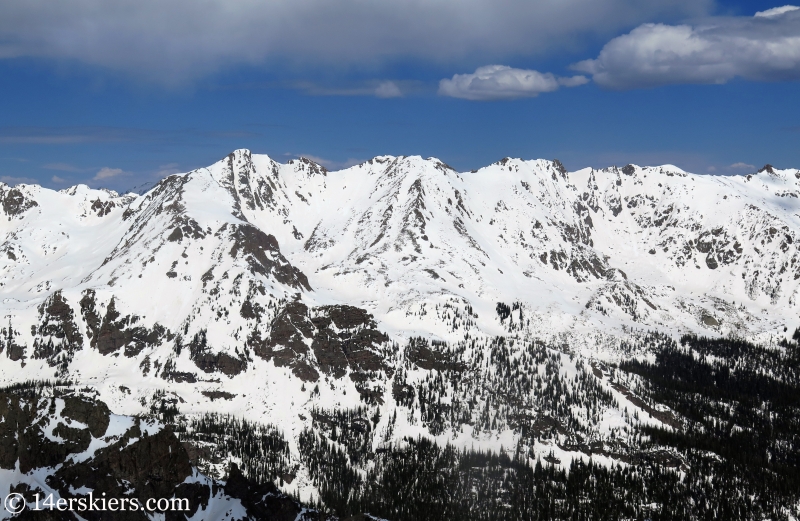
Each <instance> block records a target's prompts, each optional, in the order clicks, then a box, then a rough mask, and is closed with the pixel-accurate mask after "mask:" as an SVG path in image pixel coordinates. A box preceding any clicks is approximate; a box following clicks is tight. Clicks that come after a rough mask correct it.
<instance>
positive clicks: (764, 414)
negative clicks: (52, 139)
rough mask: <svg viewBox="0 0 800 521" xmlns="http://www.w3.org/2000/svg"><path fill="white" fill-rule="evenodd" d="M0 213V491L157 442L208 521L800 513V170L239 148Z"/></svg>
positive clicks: (10, 191)
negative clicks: (322, 159)
mask: <svg viewBox="0 0 800 521" xmlns="http://www.w3.org/2000/svg"><path fill="white" fill-rule="evenodd" d="M0 209H1V210H2V212H3V215H2V216H3V217H4V219H0V228H1V229H2V234H3V235H2V237H3V241H2V243H0V295H1V296H2V298H0V307H2V310H3V313H2V323H0V383H2V385H7V386H9V387H8V388H7V389H6V390H5V391H3V392H4V393H6V394H5V395H3V396H5V398H3V399H5V400H6V402H7V403H8V404H12V405H9V409H8V410H9V411H17V412H14V413H13V414H12V415H11V416H8V415H3V416H0V418H2V419H1V420H0V422H2V425H3V427H2V428H3V429H10V430H8V431H7V432H8V434H7V435H6V438H4V439H6V440H7V443H8V444H9V445H8V446H9V447H11V446H13V447H16V448H14V449H13V450H12V449H8V450H7V451H6V452H5V453H4V454H6V456H3V457H6V458H7V459H6V460H3V461H4V463H3V465H5V466H4V467H3V469H5V470H4V471H3V472H0V491H2V487H4V486H7V487H12V488H14V490H16V489H17V488H19V487H23V488H24V487H29V488H31V489H33V488H35V487H36V486H39V487H44V486H45V485H47V490H52V491H55V492H58V493H59V494H65V495H68V494H76V493H79V492H76V491H77V490H83V489H81V488H80V487H81V486H82V485H81V483H84V485H85V487H86V490H89V489H91V490H100V489H101V488H102V487H106V488H105V489H103V490H108V491H109V492H115V493H116V492H118V491H121V490H123V489H124V486H127V485H124V483H126V482H127V483H131V484H133V485H132V486H135V487H139V486H140V485H141V486H142V487H144V486H145V485H144V484H146V483H147V480H148V479H150V478H149V477H143V475H138V474H137V475H136V476H132V475H130V474H126V473H125V472H127V471H125V472H122V473H120V472H121V471H120V469H122V467H120V465H122V464H121V463H119V461H118V459H115V458H119V457H123V456H113V455H112V453H120V454H123V455H126V454H127V455H126V456H124V457H126V458H127V457H133V456H131V454H134V453H135V454H136V457H137V458H138V457H141V458H145V459H143V460H142V461H155V460H153V459H152V457H151V456H147V454H145V453H146V452H147V451H153V454H155V455H157V456H158V457H161V456H163V451H165V450H166V454H179V456H175V457H176V458H178V459H176V460H175V461H176V462H180V466H179V467H175V469H178V470H180V471H178V470H175V469H173V470H174V474H173V475H171V477H169V479H167V477H166V476H162V477H161V478H159V479H162V481H163V483H165V485H164V486H165V488H164V489H163V490H161V489H159V490H160V492H159V493H164V494H167V495H170V494H172V495H174V496H175V497H178V494H179V490H181V491H183V492H180V493H181V494H184V493H185V494H190V495H192V497H194V498H195V499H196V500H193V501H194V502H193V503H192V505H193V508H194V507H195V506H196V509H195V513H198V512H200V517H203V516H205V518H208V519H213V518H214V515H216V514H212V513H214V512H221V511H223V510H225V509H226V508H227V509H228V510H225V511H230V512H234V510H235V509H239V508H240V509H241V510H236V512H239V513H238V514H236V515H238V516H239V517H245V516H249V518H251V519H271V518H269V517H267V513H266V512H267V511H266V510H265V508H266V506H265V503H264V502H263V501H262V500H261V499H259V498H262V499H263V498H265V497H269V498H274V499H275V501H278V503H276V504H275V505H273V506H274V507H275V508H278V509H281V508H284V509H286V510H280V512H282V513H281V514H280V515H284V514H285V516H287V517H286V519H295V518H296V517H297V515H298V513H299V512H300V511H301V510H300V508H301V507H300V506H299V505H301V504H302V505H306V506H310V507H313V508H312V510H308V511H307V512H306V513H305V514H303V515H306V516H307V517H309V516H310V517H311V518H313V516H318V517H325V516H336V517H339V518H340V519H341V518H346V517H348V516H352V515H362V514H367V513H369V514H371V515H374V516H380V517H381V518H384V519H389V520H398V521H399V520H406V519H480V520H483V519H596V518H604V517H605V518H610V519H642V520H644V519H651V520H655V519H712V518H714V519H716V518H728V519H786V520H787V521H788V520H789V519H796V518H797V517H798V513H797V510H798V501H799V499H798V495H797V490H798V488H800V487H798V486H797V485H798V484H797V478H796V477H795V476H796V475H797V474H798V472H797V470H798V461H797V447H798V424H797V410H798V404H797V402H796V399H795V397H796V396H797V394H798V362H797V359H798V355H797V341H798V337H800V334H798V335H796V336H791V335H792V332H793V331H794V330H795V329H796V327H797V326H798V325H799V324H800V322H799V319H798V317H800V302H798V295H800V241H798V238H799V237H798V232H797V230H798V229H800V228H799V227H800V217H798V216H800V171H797V170H781V169H776V168H773V167H770V166H767V167H765V168H763V169H761V170H760V171H759V172H756V173H753V174H751V175H748V176H733V177H708V176H698V175H693V174H689V173H686V172H683V171H680V170H679V169H677V168H675V167H672V166H663V167H638V166H634V165H628V166H625V167H623V168H617V167H610V168H606V169H603V170H593V169H584V170H581V171H578V172H568V171H567V170H566V169H565V168H564V167H563V165H561V164H560V163H559V162H558V161H545V160H537V161H522V160H516V159H504V160H502V161H499V162H497V163H495V164H493V165H490V166H488V167H486V168H483V169H481V170H479V171H476V172H464V173H459V172H456V171H454V170H453V169H452V168H450V167H448V166H447V165H446V164H444V163H442V162H441V161H439V160H436V159H433V158H430V159H423V158H419V157H389V156H384V157H378V158H374V159H373V160H370V161H368V162H365V163H363V164H361V165H357V166H354V167H352V168H348V169H346V170H343V171H339V172H329V171H327V170H325V169H324V168H322V167H320V166H319V165H317V164H315V163H314V162H313V161H310V160H307V159H302V160H294V161H290V162H289V163H287V164H279V163H277V162H275V161H273V160H272V159H270V158H269V157H267V156H259V155H254V154H251V153H250V152H249V151H246V150H239V151H236V152H234V153H232V154H230V155H229V156H227V157H226V158H224V159H223V160H221V161H220V162H218V163H216V164H214V165H212V166H210V167H208V168H202V169H198V170H195V171H192V172H189V173H186V174H177V175H173V176H169V177H167V178H165V179H163V180H162V181H160V182H159V183H158V184H156V185H155V186H154V187H153V188H152V189H150V190H148V191H146V192H144V193H143V194H134V193H129V194H124V195H119V194H117V193H115V192H111V191H108V190H92V189H90V188H88V187H86V186H76V187H72V188H69V189H66V190H62V191H60V192H55V191H52V190H47V189H44V188H42V187H38V186H30V185H19V186H17V187H13V188H12V187H8V186H6V185H0ZM47 378H50V379H51V380H52V379H56V380H57V382H56V383H53V382H50V383H49V384H30V383H24V382H26V381H32V380H41V379H47ZM15 385H16V386H17V387H14V386H15ZM76 400H77V401H76ZM78 402H80V403H82V404H84V405H74V404H76V403H78ZM14 404H16V405H14ZM71 404H72V405H71ZM87 404H88V405H87ZM76 407H77V409H76ZM95 409H96V410H97V411H99V412H96V413H94V414H96V415H97V416H96V417H92V418H91V419H90V418H89V417H88V416H86V414H88V412H85V411H89V410H95ZM20 411H27V412H24V413H23V412H20ZM75 411H78V412H75ZM80 411H84V412H80ZM14 415H16V416H14ZM12 417H14V418H18V419H19V421H18V422H17V423H14V422H12V421H11V420H10V418H12ZM106 417H107V418H109V420H108V422H109V425H110V426H116V427H114V429H116V430H114V429H112V427H107V428H105V430H104V429H103V428H102V425H104V423H103V422H104V421H105V420H103V418H106ZM90 420H91V422H93V423H87V422H90ZM15 421H16V420H15ZM97 422H99V423H97ZM109 429H112V430H109ZM136 429H138V431H137V430H136ZM23 431H25V432H28V434H24V432H23ZM101 431H102V432H101ZM4 432H5V431H4ZM23 434H24V435H25V436H31V437H32V438H30V439H31V440H33V438H37V439H41V443H39V442H36V443H34V442H33V441H30V443H29V442H27V441H26V442H25V443H20V442H19V441H18V440H20V439H23V438H20V436H22V435H23ZM157 436H160V438H157V439H159V440H161V441H159V442H158V443H156V444H153V443H151V442H150V441H147V440H150V439H151V438H153V439H156V438H154V437H157ZM25 439H27V438H25ZM14 443H16V445H14ZM37 443H39V444H38V445H37ZM126 443H127V445H126ZM90 448H91V449H90ZM95 448H96V450H95ZM129 449H130V453H129V452H126V451H128V450H129ZM0 450H3V449H0ZM34 450H36V451H41V450H43V451H44V452H45V453H47V452H48V451H53V454H56V456H53V457H54V458H55V459H53V460H52V461H51V460H49V459H46V458H45V459H41V458H43V456H39V455H36V456H35V457H34V456H33V455H32V454H33V453H32V452H31V451H34ZM136 451H143V452H141V453H139V452H136ZM159 451H160V452H159ZM170 451H173V452H170ZM174 451H178V452H177V453H176V452H174ZM98 458H100V459H98ZM104 458H105V459H104ZM146 458H151V459H150V460H147V459H146ZM23 460H24V461H25V462H26V463H25V465H22V464H21V462H22V461H23ZM120 461H121V460H120ZM126 461H127V460H126ZM16 464H19V465H20V467H19V470H17V467H16V466H15V465H16ZM176 464H177V463H176ZM9 465H10V466H9ZM58 465H61V467H59V468H56V467H58ZM76 465H77V466H76ZM126 468H127V467H126ZM148 468H149V467H148ZM23 469H25V470H23ZM59 469H61V470H59ZM70 469H71V470H70ZM76 469H78V470H76ZM81 469H82V470H81ZM88 469H91V472H90V470H88ZM6 471H8V472H6ZM151 471H152V472H155V473H156V474H153V476H157V475H158V472H157V471H156V470H154V469H151V470H147V471H146V474H147V473H148V472H151ZM31 472H34V473H39V474H36V475H37V476H38V475H42V476H46V477H45V478H42V479H45V481H44V482H43V483H39V482H36V483H39V484H38V485H37V484H36V483H34V482H33V481H32V477H31V476H32V474H30V473H31ZM69 472H72V473H73V474H68V473H69ZM95 472H97V473H103V472H105V473H106V474H103V475H108V476H111V477H109V478H108V479H109V481H108V482H105V481H103V482H102V483H101V482H99V481H97V479H99V478H95V477H92V478H91V479H94V480H95V481H92V480H90V479H89V478H88V477H85V479H84V477H81V476H84V474H86V475H87V476H88V474H90V473H95ZM59 473H60V474H59ZM80 473H84V474H80ZM59 476H61V477H59ZM65 476H66V477H65ZM147 476H150V477H152V476H151V474H147ZM68 478H69V479H68ZM37 479H38V478H37ZM48 479H50V480H55V481H52V483H50V482H49V481H47V480H48ZM70 479H74V480H76V481H75V484H73V483H70V482H69V480H70ZM154 479H155V478H154ZM58 480H61V481H58ZM81 480H83V481H81ZM223 482H224V484H223ZM70 487H72V488H70ZM98 487H99V488H98ZM181 487H184V488H186V487H189V488H188V489H186V490H184V488H181ZM198 487H199V488H198ZM203 487H205V488H203ZM140 488H141V487H140ZM25 490H28V489H25ZM28 492H30V491H28ZM28 492H26V493H28ZM151 492H153V491H152V490H150V489H147V488H146V487H145V488H141V490H140V491H139V492H137V493H139V494H142V496H141V497H144V496H143V495H144V494H146V493H151ZM170 497H171V496H170ZM181 497H183V496H181ZM204 498H207V501H206V499H204ZM234 504H235V505H238V506H235V509H234V507H233V506H230V505H234ZM223 505H229V506H228V507H224V506H223ZM216 508H219V509H222V510H219V511H218V510H214V509H216ZM231 509H234V510H231ZM231 515H233V514H231ZM270 515H271V514H270ZM259 516H260V517H259ZM190 517H191V516H190ZM275 519H283V518H282V517H276V518H275ZM362 519H363V518H362Z"/></svg>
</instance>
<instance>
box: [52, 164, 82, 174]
mask: <svg viewBox="0 0 800 521" xmlns="http://www.w3.org/2000/svg"><path fill="white" fill-rule="evenodd" d="M42 168H46V169H48V170H59V171H61V172H83V171H84V170H83V169H82V168H78V167H76V166H72V165H70V164H67V163H47V164H46V165H44V166H42Z"/></svg>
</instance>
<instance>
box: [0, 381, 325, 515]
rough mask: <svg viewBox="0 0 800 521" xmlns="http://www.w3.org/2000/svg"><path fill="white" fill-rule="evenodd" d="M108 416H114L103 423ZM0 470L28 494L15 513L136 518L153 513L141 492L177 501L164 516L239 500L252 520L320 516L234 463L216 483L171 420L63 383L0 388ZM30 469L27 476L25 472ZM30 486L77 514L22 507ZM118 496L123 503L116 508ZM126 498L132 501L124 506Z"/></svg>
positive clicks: (2, 483)
mask: <svg viewBox="0 0 800 521" xmlns="http://www.w3.org/2000/svg"><path fill="white" fill-rule="evenodd" d="M112 421H113V422H115V424H116V425H115V427H114V429H111V430H110V429H109V426H110V423H111V422H112ZM120 426H124V427H122V428H120ZM112 431H113V432H112ZM90 444H91V445H92V447H94V448H93V449H90ZM15 468H18V469H19V470H18V472H16V473H15V472H13V470H14V469H15ZM0 469H4V470H5V473H4V474H3V477H2V478H0V487H3V488H4V489H5V490H9V489H10V490H11V491H13V492H18V493H21V494H22V495H23V496H24V497H25V499H26V500H27V501H28V502H29V509H28V510H26V513H23V514H22V515H21V516H19V517H18V519H36V520H41V519H53V520H69V521H77V520H78V519H86V520H95V521H105V520H109V521H111V520H114V521H116V520H131V521H133V520H136V521H140V520H141V521H144V520H147V519H151V517H150V516H151V515H152V514H153V513H155V512H162V511H160V510H158V509H156V510H155V511H149V510H146V505H147V502H148V500H151V499H156V500H157V499H162V498H165V499H168V500H170V501H171V503H170V504H171V505H178V510H175V509H172V510H168V511H166V512H163V515H165V516H166V517H165V519H167V520H176V521H177V520H180V519H186V518H192V517H193V516H195V515H198V516H199V517H198V519H211V518H208V517H204V512H209V513H210V512H213V511H214V508H212V507H213V504H212V503H214V502H215V501H222V502H223V503H224V504H226V505H229V506H230V505H231V504H232V503H231V502H233V504H236V503H238V504H239V505H241V507H242V509H243V510H244V511H246V513H247V514H246V517H245V518H244V519H246V520H252V521H263V520H268V521H290V520H292V521H294V520H301V521H316V520H319V521H322V520H324V519H327V517H326V516H323V515H321V514H319V513H317V512H315V511H310V510H308V509H303V508H301V507H300V505H298V504H297V503H295V502H294V501H292V500H291V499H289V498H288V497H286V496H285V495H284V494H283V493H281V492H280V490H278V488H277V487H276V486H275V485H274V484H272V483H266V484H258V483H255V482H252V481H249V480H248V479H246V478H245V477H244V476H243V475H242V473H241V472H240V471H239V468H238V467H237V466H236V465H235V464H233V465H231V468H230V472H229V478H228V480H227V482H226V483H225V484H224V485H223V484H221V483H218V482H215V481H213V480H211V479H209V478H207V477H205V476H203V475H202V474H199V473H198V472H197V470H196V469H194V468H193V467H192V463H191V460H190V458H189V455H188V453H187V451H186V447H185V445H184V444H183V443H181V442H180V441H179V440H178V438H177V437H176V436H175V434H174V433H173V432H172V430H171V429H170V428H168V427H161V426H159V425H158V424H157V423H147V422H145V421H144V420H140V419H135V418H127V417H119V416H113V415H112V414H111V413H110V412H109V410H108V407H106V405H105V404H104V403H103V402H100V401H98V400H96V399H94V398H93V397H92V396H90V395H86V394H83V393H81V392H77V391H75V390H72V389H69V388H64V387H49V386H48V385H44V386H43V385H27V386H21V387H18V388H15V389H5V390H0ZM31 471H35V472H36V474H37V476H38V477H37V478H36V480H31V479H30V477H29V475H27V474H28V473H29V472H31ZM42 478H44V479H43V481H39V480H42ZM187 478H190V479H187ZM36 494H39V498H40V504H41V503H43V500H44V499H45V498H46V497H47V496H48V495H50V494H54V497H55V499H56V500H57V499H58V498H63V499H64V500H67V501H69V500H72V501H73V505H74V508H73V510H78V511H76V512H75V514H79V515H80V517H77V516H76V515H74V514H73V513H72V512H70V511H62V512H60V511H58V510H57V509H54V510H52V511H51V510H49V509H45V510H40V511H32V510H30V508H31V507H32V506H33V505H34V502H35V499H36V498H35V495H36ZM111 498H116V499H117V503H116V506H117V510H116V511H113V512H111V511H109V510H108V507H109V506H110V505H111V504H110V503H108V501H109V500H110V499H111ZM122 498H125V499H126V501H125V503H127V507H126V508H120V507H119V505H120V502H119V500H120V499H122ZM132 500H136V501H138V505H139V508H137V509H134V508H132V507H131V506H130V505H131V501H132ZM179 500H180V501H181V502H180V503H178V502H177V501H179ZM101 501H103V502H102V503H101ZM80 502H83V504H84V507H80V504H81V503H80ZM89 504H93V505H94V509H91V510H90V509H88V508H87V506H88V505H89ZM40 508H43V507H41V506H40ZM209 515H210V514H209Z"/></svg>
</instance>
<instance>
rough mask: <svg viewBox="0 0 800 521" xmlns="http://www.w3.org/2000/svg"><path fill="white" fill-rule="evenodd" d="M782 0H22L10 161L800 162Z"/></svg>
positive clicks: (9, 56)
mask: <svg viewBox="0 0 800 521" xmlns="http://www.w3.org/2000/svg"><path fill="white" fill-rule="evenodd" d="M109 4H114V5H113V6H111V7H110V6H109ZM54 5H58V6H60V7H59V8H60V9H62V11H54V9H53V6H54ZM165 6H166V7H165ZM783 6H784V4H782V3H777V4H776V3H770V2H744V1H738V2H727V1H725V2H717V3H713V2H711V1H706V0H693V1H688V0H687V1H682V0H673V1H670V2H660V1H656V0H640V1H637V2H630V1H628V0H562V1H561V2H552V1H542V2H532V1H523V0H501V1H498V0H495V1H493V2H489V1H485V0H459V1H455V0H407V1H403V2H398V1H382V2H376V1H368V0H339V2H335V3H334V2H330V1H327V0H294V1H291V2H290V1H285V0H272V1H271V2H263V1H256V0H241V1H240V2H236V3H231V2H222V1H219V0H204V1H203V2H199V1H190V0H173V1H172V2H169V3H162V2H155V1H150V0H139V1H137V2H132V1H130V2H129V1H128V0H121V1H120V2H114V3H107V2H101V1H100V0H65V1H64V2H60V3H58V4H53V3H52V2H44V1H38V0H9V1H6V2H4V3H2V4H0V179H2V180H3V181H4V182H6V183H10V184H14V183H17V182H36V183H40V184H43V185H45V186H49V187H53V188H64V187H67V186H70V185H72V184H75V183H79V182H84V183H88V184H90V185H92V186H105V187H110V188H114V189H117V190H124V189H128V188H131V187H134V186H137V185H140V184H142V183H145V182H149V181H153V180H156V179H158V178H160V177H163V176H164V175H167V174H170V173H175V172H183V171H188V170H191V169H193V168H196V167H200V166H205V165H208V164H210V163H212V162H214V161H216V160H218V159H219V158H221V157H223V156H225V155H226V154H227V153H229V152H230V151H231V150H233V149H236V148H250V149H251V150H253V151H254V152H257V153H266V154H269V155H270V156H272V157H274V158H276V159H278V160H281V161H285V160H288V159H290V158H292V157H297V156H300V155H304V156H306V157H310V158H316V159H317V160H319V161H320V162H322V163H323V164H325V165H326V166H328V167H329V168H339V167H343V166H348V165H350V164H353V163H357V162H360V161H362V160H366V159H369V158H371V157H373V156H376V155H383V154H393V155H400V154H406V155H411V154H418V155H422V156H425V157H428V156H435V157H438V158H440V159H442V160H443V161H445V162H446V163H448V164H450V165H451V166H453V167H455V168H457V169H460V170H470V169H474V168H479V167H481V166H484V165H487V164H489V163H492V162H494V161H496V160H498V159H500V158H502V157H505V156H514V157H522V158H526V159H535V158H548V159H550V158H559V159H560V160H561V161H562V162H564V164H565V165H566V166H567V167H568V168H569V169H578V168H582V167H585V166H594V167H603V166H608V165H612V164H617V165H622V164H626V163H637V164H664V163H672V164H676V165H678V166H680V167H682V168H684V169H686V170H689V171H694V172H698V173H713V174H730V173H749V172H751V171H753V170H754V169H756V168H758V167H760V166H762V165H763V164H765V163H771V164H774V165H776V166H779V167H786V168H788V167H795V168H800V146H799V145H800V101H798V100H799V99H800V98H799V97H798V94H799V93H800V89H798V87H800V83H798V79H800V9H793V8H791V7H786V8H784V9H776V8H781V7H783ZM756 13H761V14H760V15H759V16H754V15H755V14H756Z"/></svg>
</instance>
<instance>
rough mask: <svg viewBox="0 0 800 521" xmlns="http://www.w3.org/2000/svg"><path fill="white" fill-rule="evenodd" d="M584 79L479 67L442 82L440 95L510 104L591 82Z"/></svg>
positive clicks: (509, 68)
mask: <svg viewBox="0 0 800 521" xmlns="http://www.w3.org/2000/svg"><path fill="white" fill-rule="evenodd" d="M588 81H589V80H587V79H586V77H584V76H573V77H571V78H559V77H557V76H554V75H553V74H551V73H549V72H547V73H541V72H538V71H533V70H526V69H514V68H511V67H508V66H507V65H486V66H484V67H478V69H477V70H476V71H475V72H474V73H472V74H456V75H454V76H453V77H452V78H451V79H449V80H448V79H443V80H441V81H440V82H439V94H440V95H441V96H450V97H453V98H463V99H468V100H507V99H516V98H531V97H534V96H538V95H539V94H541V93H543V92H553V91H554V90H558V89H559V87H562V86H564V87H575V86H577V85H583V84H584V83H586V82H588Z"/></svg>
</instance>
